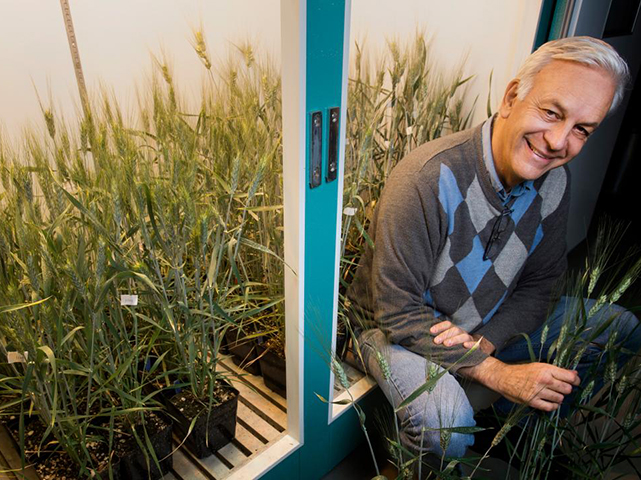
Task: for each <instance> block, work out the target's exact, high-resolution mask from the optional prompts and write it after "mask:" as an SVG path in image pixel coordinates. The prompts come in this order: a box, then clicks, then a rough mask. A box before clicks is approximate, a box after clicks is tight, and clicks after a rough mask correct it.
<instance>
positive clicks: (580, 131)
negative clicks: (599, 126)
mask: <svg viewBox="0 0 641 480" xmlns="http://www.w3.org/2000/svg"><path fill="white" fill-rule="evenodd" d="M574 130H576V132H577V133H578V134H579V135H580V136H581V137H583V138H588V137H589V136H590V133H591V132H588V131H587V130H586V129H585V128H584V127H582V126H580V125H577V126H576V127H574Z"/></svg>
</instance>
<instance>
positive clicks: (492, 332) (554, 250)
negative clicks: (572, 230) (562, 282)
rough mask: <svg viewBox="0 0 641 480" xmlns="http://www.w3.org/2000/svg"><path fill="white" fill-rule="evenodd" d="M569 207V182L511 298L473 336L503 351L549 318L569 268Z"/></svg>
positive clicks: (544, 226) (543, 229) (544, 225)
mask: <svg viewBox="0 0 641 480" xmlns="http://www.w3.org/2000/svg"><path fill="white" fill-rule="evenodd" d="M569 206H570V188H569V180H568V182H567V184H566V188H565V191H564V193H563V197H562V199H561V201H560V203H559V206H558V207H557V208H556V210H555V211H554V212H553V213H551V214H550V215H549V216H547V217H546V218H545V219H544V220H543V221H542V222H541V229H542V233H543V236H542V239H541V241H540V242H539V244H538V245H537V246H536V247H535V248H534V250H533V252H532V253H531V254H530V256H529V257H528V259H527V261H526V263H525V265H524V267H523V271H522V273H521V275H520V277H519V279H518V281H517V284H516V287H515V289H514V291H513V292H512V294H511V295H510V296H509V297H508V298H507V299H506V301H505V302H503V304H502V305H501V307H499V309H498V310H497V312H496V313H495V314H494V316H493V317H492V319H491V320H490V321H489V322H487V323H486V324H485V325H483V326H481V327H480V328H478V329H477V330H476V331H475V332H474V333H477V334H480V335H483V336H484V337H485V338H486V339H487V340H489V341H490V342H492V344H493V345H494V346H495V347H496V351H497V352H499V351H501V350H502V349H503V348H504V347H505V346H506V345H507V344H508V343H509V342H510V340H513V339H515V337H516V336H517V335H519V334H521V333H526V334H528V335H529V334H531V333H532V332H534V331H535V330H536V329H537V328H539V327H540V326H541V325H542V324H543V322H544V321H545V319H546V318H547V314H548V309H549V307H550V304H551V302H554V301H555V300H558V299H557V298H555V296H554V295H553V294H554V293H555V287H556V286H557V283H558V280H559V278H560V277H561V276H562V275H563V273H564V272H565V270H566V267H567V259H566V230H567V218H568V210H569Z"/></svg>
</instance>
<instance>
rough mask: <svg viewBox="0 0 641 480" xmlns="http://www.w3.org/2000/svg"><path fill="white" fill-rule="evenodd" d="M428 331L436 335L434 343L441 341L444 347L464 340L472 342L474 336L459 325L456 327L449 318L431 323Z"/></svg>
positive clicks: (438, 343) (458, 343)
mask: <svg viewBox="0 0 641 480" xmlns="http://www.w3.org/2000/svg"><path fill="white" fill-rule="evenodd" d="M430 333H431V334H432V335H436V337H434V343H436V344H437V345H440V344H441V343H442V344H443V345H445V346H446V347H453V346H454V345H460V344H461V343H465V342H474V337H472V335H470V334H469V333H467V332H466V331H465V330H463V329H462V328H460V327H457V326H456V325H454V324H453V323H452V322H450V321H449V320H445V321H444V322H439V323H437V324H436V325H432V328H430Z"/></svg>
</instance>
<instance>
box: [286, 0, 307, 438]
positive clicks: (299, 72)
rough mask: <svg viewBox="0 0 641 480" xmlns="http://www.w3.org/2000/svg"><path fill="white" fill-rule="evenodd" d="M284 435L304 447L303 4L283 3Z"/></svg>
mask: <svg viewBox="0 0 641 480" xmlns="http://www.w3.org/2000/svg"><path fill="white" fill-rule="evenodd" d="M281 15H282V17H281V23H282V40H283V41H282V58H283V66H282V78H283V80H282V85H283V87H282V88H283V205H284V215H283V220H284V222H283V223H284V250H285V299H286V301H285V320H286V324H285V345H286V352H285V355H286V357H287V364H288V367H287V399H288V400H287V405H288V407H287V432H288V433H289V435H291V437H292V438H294V439H295V440H296V441H297V442H300V443H301V444H302V443H303V434H304V432H303V422H302V418H303V414H304V410H303V398H304V395H303V385H304V371H303V365H304V364H305V362H304V356H303V353H304V343H305V337H304V335H305V319H304V311H305V310H304V298H303V297H304V292H305V288H304V287H305V283H304V279H305V185H306V180H305V179H306V169H305V129H306V122H305V98H306V97H305V93H306V89H305V84H306V69H305V67H306V53H305V52H306V50H307V43H306V35H307V30H306V22H305V19H306V16H307V3H306V1H305V0H282V1H281Z"/></svg>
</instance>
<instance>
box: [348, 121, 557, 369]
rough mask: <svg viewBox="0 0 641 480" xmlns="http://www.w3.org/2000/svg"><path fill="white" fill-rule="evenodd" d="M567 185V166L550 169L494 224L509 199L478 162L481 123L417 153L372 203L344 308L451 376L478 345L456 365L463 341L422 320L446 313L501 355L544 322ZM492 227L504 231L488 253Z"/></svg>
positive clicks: (476, 355)
mask: <svg viewBox="0 0 641 480" xmlns="http://www.w3.org/2000/svg"><path fill="white" fill-rule="evenodd" d="M569 185H570V181H569V171H568V169H567V168H566V167H561V168H557V169H554V170H551V171H550V172H548V173H547V174H545V175H543V176H542V177H541V178H539V179H537V180H536V181H534V182H532V183H531V185H530V186H529V187H528V188H527V189H526V190H525V191H524V193H523V194H521V195H520V196H518V197H515V199H514V200H513V203H511V204H509V205H508V207H510V209H511V213H510V214H509V215H506V216H504V217H503V219H502V220H501V221H500V222H501V224H500V225H497V226H495V222H496V221H497V218H498V217H499V216H500V214H501V212H502V211H504V210H505V208H506V207H505V206H504V205H503V203H502V201H501V199H500V198H499V196H498V195H497V193H496V191H495V190H494V188H493V187H492V184H491V181H490V177H489V174H488V172H487V169H486V167H485V165H484V162H483V149H482V141H481V126H478V127H476V128H474V129H471V130H466V131H464V132H459V133H456V134H453V135H449V136H446V137H443V138H440V139H437V140H434V141H432V142H429V143H427V144H424V145H422V146H421V147H419V148H417V149H415V150H414V151H412V152H411V153H410V154H409V155H408V156H407V157H405V158H404V159H403V160H401V161H400V162H399V164H398V165H397V166H396V168H395V169H394V170H393V172H392V174H391V175H390V177H389V179H388V181H387V184H386V186H385V188H384V190H383V193H382V195H381V198H380V200H379V202H378V205H377V207H376V211H375V213H374V218H373V220H372V224H371V226H370V229H369V234H370V236H371V238H372V239H373V241H374V248H373V249H372V248H367V250H366V251H365V253H364V254H363V257H362V259H361V262H360V265H359V267H358V270H357V272H356V277H355V279H354V282H353V283H352V285H351V286H350V288H349V290H348V297H349V299H350V300H351V302H352V304H353V305H354V309H353V312H356V315H357V316H358V317H359V318H361V319H363V320H365V321H371V320H374V321H375V322H376V324H377V325H378V327H379V328H381V329H382V330H383V332H384V333H385V334H386V335H387V336H388V338H389V341H390V342H391V343H395V344H398V345H401V346H403V347H405V348H407V349H408V350H411V351H413V352H415V353H417V354H419V355H422V356H424V357H426V358H428V359H430V360H432V361H434V362H436V363H438V364H439V365H441V366H443V367H446V368H447V367H452V368H451V371H453V372H455V371H456V370H458V369H459V368H461V367H465V366H472V365H476V364H478V363H480V362H482V361H483V360H484V359H485V358H486V356H487V355H486V354H485V353H483V352H481V351H480V350H477V351H475V352H472V354H470V355H468V356H467V357H466V358H465V359H464V360H462V361H461V360H460V359H461V357H462V355H463V354H464V353H465V352H466V351H467V349H465V348H464V347H463V346H462V345H460V346H456V347H444V346H443V345H436V344H434V342H433V338H434V335H432V334H431V333H429V328H430V327H431V326H432V325H434V324H435V323H438V322H441V321H444V320H450V321H452V322H453V323H455V324H456V325H459V326H460V327H462V328H463V329H465V330H466V331H468V332H471V333H478V334H481V335H484V336H485V338H486V339H487V340H489V341H490V342H492V343H493V344H494V345H495V346H496V348H497V351H500V350H501V349H502V348H503V347H504V346H505V345H506V344H507V343H508V342H509V341H510V340H511V339H513V338H514V337H515V336H516V335H518V334H519V333H522V332H523V333H531V332H533V331H534V330H535V329H536V328H537V327H539V326H540V325H541V324H542V322H543V321H544V320H545V318H546V314H547V309H548V305H549V303H550V297H551V294H552V291H553V288H554V284H555V282H556V280H557V279H558V278H559V276H560V275H561V274H562V273H563V272H564V270H565V267H566V260H565V232H566V223H567V213H568V206H569ZM493 228H494V229H495V232H496V231H497V230H496V229H497V228H498V229H499V230H503V231H502V233H501V234H500V235H499V238H498V239H497V240H495V241H493V245H492V248H491V249H490V250H489V251H487V252H486V247H487V244H488V241H489V239H490V236H491V232H492V229H493ZM484 253H489V258H488V257H487V256H484ZM353 316H354V315H352V317H353ZM457 360H458V363H456V365H454V363H455V362H457Z"/></svg>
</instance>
